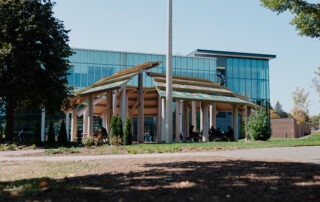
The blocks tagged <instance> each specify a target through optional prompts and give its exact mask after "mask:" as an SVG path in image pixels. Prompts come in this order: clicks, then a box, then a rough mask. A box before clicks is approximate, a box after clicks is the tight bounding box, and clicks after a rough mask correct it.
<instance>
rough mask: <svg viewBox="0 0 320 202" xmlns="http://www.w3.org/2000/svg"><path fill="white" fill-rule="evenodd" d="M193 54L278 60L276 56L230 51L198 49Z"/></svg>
mask: <svg viewBox="0 0 320 202" xmlns="http://www.w3.org/2000/svg"><path fill="white" fill-rule="evenodd" d="M192 54H195V55H197V56H198V55H199V56H222V57H241V58H256V59H265V60H271V59H274V58H276V57H277V56H276V55H270V54H260V53H242V52H229V51H218V50H205V49H197V50H195V51H194V52H193V53H192Z"/></svg>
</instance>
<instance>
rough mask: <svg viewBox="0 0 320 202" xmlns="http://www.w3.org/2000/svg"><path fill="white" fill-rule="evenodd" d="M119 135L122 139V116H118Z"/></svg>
mask: <svg viewBox="0 0 320 202" xmlns="http://www.w3.org/2000/svg"><path fill="white" fill-rule="evenodd" d="M116 135H117V136H118V137H120V138H121V139H123V127H122V119H121V117H118V120H117V134H116Z"/></svg>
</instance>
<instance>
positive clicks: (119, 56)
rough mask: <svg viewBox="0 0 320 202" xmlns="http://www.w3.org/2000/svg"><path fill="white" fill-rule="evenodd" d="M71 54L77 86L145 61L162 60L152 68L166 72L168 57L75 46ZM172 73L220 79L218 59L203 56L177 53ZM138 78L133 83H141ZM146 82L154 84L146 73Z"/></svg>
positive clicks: (72, 76)
mask: <svg viewBox="0 0 320 202" xmlns="http://www.w3.org/2000/svg"><path fill="white" fill-rule="evenodd" d="M73 51H74V54H73V56H71V57H70V62H71V64H72V66H73V68H71V69H70V70H69V73H70V75H69V77H68V81H69V85H70V86H72V87H75V88H83V87H87V86H89V85H91V84H93V83H95V82H97V81H98V80H100V79H102V78H104V77H106V76H110V75H112V74H114V73H115V72H118V71H120V70H123V69H126V68H130V67H133V66H136V65H139V64H142V63H145V62H151V61H160V62H161V64H160V65H159V66H158V67H155V68H153V69H150V70H149V71H151V72H158V73H163V74H164V73H165V70H166V57H165V55H160V54H145V53H129V52H116V51H99V50H84V49H73ZM172 73H173V75H178V76H188V77H194V78H202V79H208V80H211V81H215V80H216V59H215V58H203V57H188V56H173V61H172ZM137 81H138V79H137V78H134V79H133V80H132V81H131V82H130V83H129V85H137ZM144 85H145V86H153V83H152V80H151V78H149V77H147V76H146V75H144Z"/></svg>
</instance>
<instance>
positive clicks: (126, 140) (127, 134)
mask: <svg viewBox="0 0 320 202" xmlns="http://www.w3.org/2000/svg"><path fill="white" fill-rule="evenodd" d="M123 144H124V145H131V144H132V134H131V121H130V119H129V118H127V120H126V125H125V127H124V133H123Z"/></svg>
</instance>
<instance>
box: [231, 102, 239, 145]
mask: <svg viewBox="0 0 320 202" xmlns="http://www.w3.org/2000/svg"><path fill="white" fill-rule="evenodd" d="M238 114H239V110H238V105H232V127H233V139H234V141H238V138H239V128H238V127H239V117H238Z"/></svg>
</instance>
